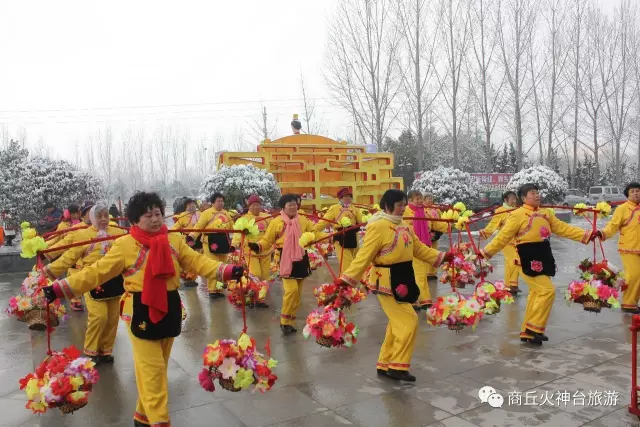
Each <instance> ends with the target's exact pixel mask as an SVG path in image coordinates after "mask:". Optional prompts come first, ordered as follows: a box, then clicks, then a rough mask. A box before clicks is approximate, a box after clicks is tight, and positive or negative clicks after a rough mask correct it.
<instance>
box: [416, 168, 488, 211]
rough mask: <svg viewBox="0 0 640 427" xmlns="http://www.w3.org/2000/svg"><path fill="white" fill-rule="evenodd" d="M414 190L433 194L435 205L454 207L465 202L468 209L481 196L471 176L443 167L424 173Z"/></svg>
mask: <svg viewBox="0 0 640 427" xmlns="http://www.w3.org/2000/svg"><path fill="white" fill-rule="evenodd" d="M412 190H419V191H421V192H427V193H430V194H433V198H434V201H435V203H439V204H446V205H452V204H454V203H456V202H463V203H465V204H466V205H467V207H471V205H472V204H473V203H475V201H476V200H477V199H478V197H479V196H480V188H479V187H478V184H476V182H475V181H474V180H473V179H472V178H471V175H470V174H468V173H466V172H463V171H461V170H459V169H453V168H445V167H443V166H440V167H438V168H437V169H435V170H432V171H426V172H423V173H422V175H420V178H418V179H417V180H415V181H414V182H413V187H412Z"/></svg>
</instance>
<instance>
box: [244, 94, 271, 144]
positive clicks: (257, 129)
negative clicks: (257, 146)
mask: <svg viewBox="0 0 640 427" xmlns="http://www.w3.org/2000/svg"><path fill="white" fill-rule="evenodd" d="M248 124H249V130H250V132H251V136H252V137H253V139H254V140H255V141H264V140H266V139H274V137H275V134H276V126H277V125H278V122H277V120H276V122H275V123H273V125H272V124H271V123H270V122H269V116H268V114H267V107H265V106H264V105H263V104H262V103H261V104H260V118H259V119H255V118H254V119H253V120H252V122H250V123H248ZM238 135H240V140H241V142H238V141H237V139H238V138H236V137H237V136H238ZM234 143H236V145H238V144H239V145H238V146H240V147H244V146H245V145H246V144H245V141H244V136H243V132H242V130H238V129H236V135H235V137H234Z"/></svg>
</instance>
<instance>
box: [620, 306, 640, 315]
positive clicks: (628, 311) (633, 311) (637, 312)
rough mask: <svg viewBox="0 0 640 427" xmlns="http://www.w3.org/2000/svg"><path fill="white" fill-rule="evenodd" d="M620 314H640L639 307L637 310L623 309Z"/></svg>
mask: <svg viewBox="0 0 640 427" xmlns="http://www.w3.org/2000/svg"><path fill="white" fill-rule="evenodd" d="M622 312H623V313H628V314H640V307H639V308H623V309H622Z"/></svg>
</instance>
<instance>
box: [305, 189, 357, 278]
mask: <svg viewBox="0 0 640 427" xmlns="http://www.w3.org/2000/svg"><path fill="white" fill-rule="evenodd" d="M335 223H337V224H335ZM357 224H362V212H361V211H360V209H358V208H356V207H355V206H354V205H353V192H352V191H351V190H350V189H349V188H343V189H341V190H340V191H338V204H337V205H333V206H331V207H330V208H329V210H328V211H327V212H326V213H325V214H324V215H323V216H322V219H321V220H319V221H318V223H317V224H316V225H315V227H314V230H315V231H317V232H320V231H322V230H324V229H325V228H326V227H327V226H328V227H331V228H333V231H334V232H339V231H342V230H344V229H347V228H350V227H352V226H354V225H357ZM333 241H334V242H335V249H336V254H337V255H338V262H339V265H340V273H342V272H343V271H346V270H348V269H349V266H351V262H352V261H353V258H354V257H355V255H356V252H357V251H358V229H353V230H349V231H347V232H345V233H344V234H339V235H336V236H334V238H333Z"/></svg>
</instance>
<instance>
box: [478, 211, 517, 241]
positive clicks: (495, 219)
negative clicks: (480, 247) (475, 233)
mask: <svg viewBox="0 0 640 427" xmlns="http://www.w3.org/2000/svg"><path fill="white" fill-rule="evenodd" d="M514 211H515V208H512V207H508V206H504V205H503V206H500V207H499V208H498V209H496V211H495V215H494V216H492V217H491V221H489V224H487V226H486V227H485V228H484V230H480V237H482V238H483V239H488V238H489V237H490V236H491V235H492V234H493V233H495V232H496V230H500V229H501V228H502V227H504V225H505V224H506V223H507V218H508V217H509V214H510V213H511V212H514ZM505 212H508V213H505Z"/></svg>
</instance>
